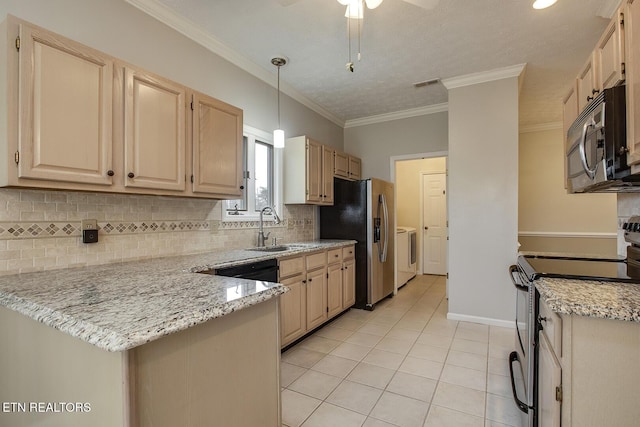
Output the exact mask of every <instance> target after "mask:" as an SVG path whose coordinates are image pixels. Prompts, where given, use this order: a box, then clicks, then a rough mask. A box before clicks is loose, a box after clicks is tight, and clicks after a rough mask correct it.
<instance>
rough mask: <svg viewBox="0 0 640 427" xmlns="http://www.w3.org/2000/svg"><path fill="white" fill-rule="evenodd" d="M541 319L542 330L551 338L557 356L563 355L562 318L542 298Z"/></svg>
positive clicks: (550, 341) (550, 342)
mask: <svg viewBox="0 0 640 427" xmlns="http://www.w3.org/2000/svg"><path fill="white" fill-rule="evenodd" d="M540 319H541V323H542V330H543V332H544V334H545V335H546V336H547V338H548V339H549V344H551V347H552V348H553V351H554V352H555V354H556V357H558V358H560V357H562V318H561V317H560V316H559V315H558V313H555V312H554V311H552V310H551V309H550V308H549V306H548V305H547V303H545V302H544V301H543V300H542V299H541V300H540Z"/></svg>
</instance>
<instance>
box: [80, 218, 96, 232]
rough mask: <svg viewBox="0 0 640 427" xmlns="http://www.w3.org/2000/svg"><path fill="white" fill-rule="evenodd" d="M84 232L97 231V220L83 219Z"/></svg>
mask: <svg viewBox="0 0 640 427" xmlns="http://www.w3.org/2000/svg"><path fill="white" fill-rule="evenodd" d="M81 226H82V230H83V231H84V230H97V229H98V220H96V219H83V220H82V222H81Z"/></svg>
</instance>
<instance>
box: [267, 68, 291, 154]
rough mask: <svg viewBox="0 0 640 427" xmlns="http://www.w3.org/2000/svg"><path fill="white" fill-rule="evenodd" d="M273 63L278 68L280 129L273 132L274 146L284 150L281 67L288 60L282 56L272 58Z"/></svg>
mask: <svg viewBox="0 0 640 427" xmlns="http://www.w3.org/2000/svg"><path fill="white" fill-rule="evenodd" d="M271 63H272V64H273V65H275V66H276V67H278V129H276V130H274V131H273V146H274V147H275V148H284V130H282V127H281V126H280V67H282V66H283V65H285V64H286V63H287V59H286V58H284V57H281V56H276V57H275V58H271Z"/></svg>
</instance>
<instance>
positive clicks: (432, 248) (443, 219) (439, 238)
mask: <svg viewBox="0 0 640 427" xmlns="http://www.w3.org/2000/svg"><path fill="white" fill-rule="evenodd" d="M422 180H423V183H422V188H423V192H424V197H423V208H422V215H423V221H422V223H423V238H422V245H423V251H422V254H423V257H424V258H423V263H422V265H423V272H424V274H437V275H445V274H447V196H446V188H447V176H446V174H444V173H437V174H426V175H423V176H422Z"/></svg>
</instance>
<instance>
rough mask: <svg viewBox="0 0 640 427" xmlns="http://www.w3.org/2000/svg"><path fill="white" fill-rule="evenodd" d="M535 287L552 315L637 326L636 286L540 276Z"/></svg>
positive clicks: (639, 297)
mask: <svg viewBox="0 0 640 427" xmlns="http://www.w3.org/2000/svg"><path fill="white" fill-rule="evenodd" d="M535 285H536V289H538V291H539V292H540V298H542V299H543V300H544V301H545V302H546V303H547V305H549V308H551V310H553V311H555V312H556V313H560V314H568V315H576V316H589V317H599V318H602V319H612V320H623V321H629V322H638V323H640V284H635V283H623V282H600V281H594V280H575V279H557V278H550V277H541V278H539V279H538V280H536V281H535Z"/></svg>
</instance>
